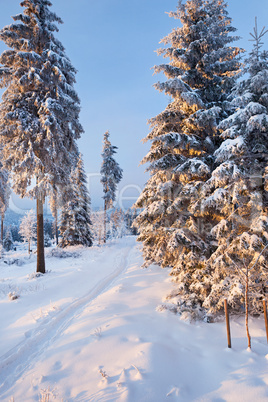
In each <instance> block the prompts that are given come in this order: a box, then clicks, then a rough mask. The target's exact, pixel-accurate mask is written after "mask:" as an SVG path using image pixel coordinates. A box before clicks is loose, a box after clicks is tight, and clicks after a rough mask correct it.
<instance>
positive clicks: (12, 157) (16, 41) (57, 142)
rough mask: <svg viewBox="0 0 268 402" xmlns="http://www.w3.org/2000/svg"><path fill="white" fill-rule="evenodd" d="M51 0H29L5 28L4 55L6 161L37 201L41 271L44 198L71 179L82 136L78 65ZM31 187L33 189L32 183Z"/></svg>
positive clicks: (0, 74)
mask: <svg viewBox="0 0 268 402" xmlns="http://www.w3.org/2000/svg"><path fill="white" fill-rule="evenodd" d="M51 5H52V4H51V2H50V1H48V0H24V1H22V2H21V6H22V7H24V11H23V13H21V14H18V15H16V16H15V17H13V19H14V21H15V22H14V23H12V24H11V25H8V26H6V27H4V28H3V29H2V30H1V31H0V39H1V40H2V41H3V42H4V43H5V44H6V45H7V46H8V47H9V50H6V51H4V52H3V53H2V55H1V57H0V63H1V64H2V67H1V68H0V86H1V87H2V88H3V87H4V88H6V90H5V92H4V94H3V96H2V103H1V105H0V132H1V143H2V146H3V156H4V167H5V168H6V169H7V170H9V171H11V172H12V179H13V189H14V191H15V192H16V193H17V194H19V195H20V196H21V197H25V196H30V197H32V198H34V199H36V202H37V208H36V209H37V272H42V273H44V272H45V258H44V231H43V203H44V199H45V197H46V196H47V195H48V194H49V192H50V190H51V186H56V187H57V188H58V187H62V186H64V185H66V183H67V182H68V178H69V173H70V169H71V166H72V159H73V158H72V154H73V153H77V149H76V148H77V145H76V142H75V140H76V139H77V138H79V137H80V134H81V133H82V131H83V130H82V127H81V125H80V123H79V111H80V107H79V103H80V101H79V98H78V96H77V94H76V92H75V90H74V87H73V85H74V83H75V73H76V70H75V69H74V67H73V66H72V64H71V62H70V60H69V59H68V57H67V56H66V54H65V49H64V47H63V45H62V44H61V43H60V42H59V40H57V39H56V37H55V35H54V32H55V31H58V27H57V23H61V22H62V21H61V19H60V18H59V17H58V16H57V15H56V14H55V13H53V12H52V11H50V9H49V8H50V6H51ZM30 185H31V187H30V190H29V186H30Z"/></svg>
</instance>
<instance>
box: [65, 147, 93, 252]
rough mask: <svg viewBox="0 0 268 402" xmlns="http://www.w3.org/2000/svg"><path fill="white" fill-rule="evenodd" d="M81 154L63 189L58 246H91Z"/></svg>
mask: <svg viewBox="0 0 268 402" xmlns="http://www.w3.org/2000/svg"><path fill="white" fill-rule="evenodd" d="M86 183H87V179H86V174H85V172H84V166H83V160H82V155H81V154H79V157H78V160H77V164H76V167H75V168H74V169H73V170H72V172H71V176H70V183H69V186H67V187H66V188H65V190H64V191H63V200H62V201H63V202H62V205H61V219H60V236H61V239H60V241H59V246H60V247H67V246H73V245H83V246H86V247H90V246H92V237H93V236H92V233H91V225H92V223H91V219H90V198H89V194H88V190H87V186H86Z"/></svg>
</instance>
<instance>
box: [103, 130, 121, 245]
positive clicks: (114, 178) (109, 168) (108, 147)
mask: <svg viewBox="0 0 268 402" xmlns="http://www.w3.org/2000/svg"><path fill="white" fill-rule="evenodd" d="M109 136H110V134H109V131H106V133H105V134H104V139H103V151H102V154H101V156H102V159H103V161H102V166H101V170H100V173H101V183H102V185H103V192H104V196H103V198H104V239H103V241H104V243H105V242H106V219H107V216H106V215H107V210H108V209H109V208H111V207H112V205H113V201H114V200H115V197H116V188H117V184H118V183H119V182H120V180H121V179H122V177H123V170H122V169H121V168H120V166H119V164H118V163H117V162H116V161H115V159H114V157H113V155H114V154H115V153H116V150H117V147H116V146H114V145H112V144H111V142H110V140H109Z"/></svg>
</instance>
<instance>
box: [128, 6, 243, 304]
mask: <svg viewBox="0 0 268 402" xmlns="http://www.w3.org/2000/svg"><path fill="white" fill-rule="evenodd" d="M169 15H170V17H174V18H176V19H179V20H180V21H181V24H182V26H181V27H178V28H175V29H174V30H173V31H172V32H171V33H170V34H169V35H168V36H167V37H165V38H164V39H163V40H162V41H161V42H162V43H164V44H165V45H167V47H165V48H163V49H160V50H159V51H158V54H159V55H163V56H164V57H165V58H169V59H170V61H169V63H168V64H162V65H160V66H156V67H155V72H157V73H159V72H163V73H164V74H165V76H166V77H167V81H166V82H163V83H157V84H156V85H155V87H156V89H158V90H159V91H162V92H164V93H165V94H167V95H169V96H170V97H171V102H170V103H169V104H168V106H167V107H166V109H165V110H164V111H163V112H161V113H160V114H159V115H157V116H156V117H154V118H152V119H151V120H150V121H149V123H150V125H151V127H152V131H151V132H150V133H149V135H148V136H147V137H146V139H145V141H151V143H152V144H151V149H150V151H149V153H148V154H147V155H146V156H145V158H144V159H143V160H142V163H149V166H148V169H147V170H148V171H149V172H150V175H151V177H150V179H149V181H148V183H147V184H146V187H145V188H144V190H143V192H142V194H141V196H140V197H139V199H138V201H137V202H136V205H135V206H136V207H137V208H142V209H143V211H142V212H141V213H140V214H139V216H138V217H137V219H136V220H135V226H136V227H137V228H138V230H139V232H140V234H139V237H138V240H139V241H142V242H143V254H144V259H145V265H149V264H150V263H152V262H156V263H158V264H161V265H162V266H167V265H169V266H173V267H174V269H173V271H172V274H173V275H174V278H175V279H176V280H178V281H179V282H180V283H181V285H180V287H181V290H182V292H183V291H185V292H186V293H187V294H189V292H190V290H189V286H188V282H187V281H188V279H190V278H191V276H192V275H193V274H194V272H201V270H203V271H204V273H205V260H206V259H207V258H209V256H210V253H211V243H210V237H209V236H208V229H207V228H208V227H210V226H211V225H213V216H210V217H208V219H203V217H202V216H201V214H200V198H199V197H200V190H201V188H202V186H203V184H204V183H205V182H206V180H208V179H209V177H210V175H211V171H212V169H213V158H212V154H213V152H214V150H215V148H216V147H217V146H218V136H217V124H218V122H219V121H220V119H222V118H223V117H227V115H228V114H227V110H225V105H226V98H227V96H228V94H229V93H230V90H231V88H232V87H233V85H234V82H235V79H236V76H237V75H238V72H239V68H240V63H239V56H238V55H239V53H240V49H239V48H237V47H232V46H230V44H231V43H232V42H233V41H234V40H236V39H237V37H236V36H233V35H232V33H233V32H234V31H235V28H233V27H232V26H231V19H230V18H229V16H228V13H227V11H226V3H225V2H224V1H218V0H208V1H202V0H188V1H186V3H185V4H183V3H182V1H179V3H178V7H177V11H176V12H171V13H170V14H169ZM198 275H199V274H198ZM187 297H188V296H187Z"/></svg>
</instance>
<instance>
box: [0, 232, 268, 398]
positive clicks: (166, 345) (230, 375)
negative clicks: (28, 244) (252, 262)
mask: <svg viewBox="0 0 268 402" xmlns="http://www.w3.org/2000/svg"><path fill="white" fill-rule="evenodd" d="M135 240H136V239H135V237H127V238H124V239H121V240H118V241H116V242H111V243H109V244H107V245H105V246H103V247H97V246H96V247H92V248H89V249H84V248H79V247H77V248H69V249H67V252H68V253H69V254H68V255H69V256H68V258H59V257H57V256H52V255H51V250H48V251H47V257H46V269H47V271H48V273H47V274H45V275H43V276H40V277H36V276H35V275H33V273H34V271H35V262H36V256H34V255H32V256H31V258H30V259H29V257H28V256H27V254H26V252H24V251H17V252H12V253H11V252H10V253H7V254H6V256H5V258H4V259H2V260H1V261H0V272H1V276H0V320H1V332H0V356H1V358H0V400H1V401H8V402H9V401H14V402H27V401H64V402H65V401H75V402H89V401H130V402H140V401H147V402H162V401H214V402H223V401H234V402H239V401H241V402H242V401H243V402H247V401H253V400H254V402H257V401H267V400H268V346H267V342H266V334H265V326H264V321H263V317H259V318H254V319H253V318H251V319H250V331H251V335H252V338H253V339H252V350H251V351H249V350H247V339H246V334H245V328H244V319H243V317H240V318H236V319H232V320H231V333H232V349H228V348H227V341H226V329H225V324H224V322H217V323H210V324H208V323H203V322H197V323H189V322H185V321H182V320H180V317H179V316H178V315H175V314H173V313H171V312H170V311H167V310H164V311H159V308H158V306H159V305H161V303H162V301H163V300H162V299H163V297H164V296H165V295H167V294H168V293H169V292H170V291H171V290H172V288H173V286H174V285H173V284H172V282H171V281H170V278H169V276H168V272H169V271H168V270H167V269H165V270H163V269H160V268H159V267H156V266H151V267H149V268H147V269H142V268H141V265H142V256H141V251H140V245H138V244H137V243H136V241H135ZM65 256H66V255H65ZM66 257H67V256H66ZM15 260H16V261H15ZM4 261H6V263H5V262H4ZM14 261H15V263H14V264H10V265H8V264H7V263H8V262H9V263H11V262H14ZM9 294H10V297H9V296H8V295H9ZM12 295H13V296H15V297H16V296H19V297H18V298H17V299H15V300H11V298H12Z"/></svg>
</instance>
